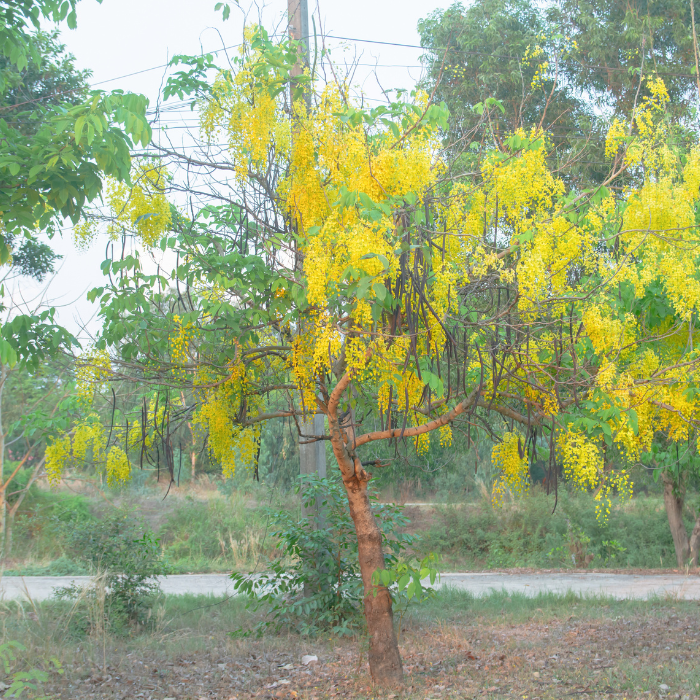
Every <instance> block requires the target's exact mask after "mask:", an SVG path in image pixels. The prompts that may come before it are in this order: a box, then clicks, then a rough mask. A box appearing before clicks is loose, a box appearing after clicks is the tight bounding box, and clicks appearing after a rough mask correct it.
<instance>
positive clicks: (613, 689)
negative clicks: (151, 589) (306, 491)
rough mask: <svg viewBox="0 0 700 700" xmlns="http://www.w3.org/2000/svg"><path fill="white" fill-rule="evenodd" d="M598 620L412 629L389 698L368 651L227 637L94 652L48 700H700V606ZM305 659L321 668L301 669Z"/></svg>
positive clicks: (415, 624)
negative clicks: (399, 683)
mask: <svg viewBox="0 0 700 700" xmlns="http://www.w3.org/2000/svg"><path fill="white" fill-rule="evenodd" d="M650 606H651V604H650ZM602 607H603V608H605V606H602ZM601 613H602V614H601V618H600V619H591V618H590V615H588V614H585V613H584V614H582V617H581V618H579V617H578V616H577V606H576V605H575V604H574V605H572V607H571V610H570V615H568V616H563V617H562V616H560V617H558V618H556V619H547V614H546V613H545V612H544V611H542V613H541V614H540V612H538V610H535V611H534V614H532V615H529V619H527V620H526V621H521V622H514V621H512V620H511V621H508V620H507V619H504V620H503V621H502V622H499V621H498V620H496V621H494V620H493V619H492V618H493V616H491V619H489V621H488V622H487V621H486V620H485V618H480V617H471V618H469V616H466V619H462V620H452V621H449V622H447V621H442V622H434V621H433V622H430V621H424V622H421V621H420V620H414V621H411V622H408V623H406V625H405V629H404V630H403V632H402V633H401V639H400V642H401V649H402V657H403V662H404V670H405V674H406V687H405V688H404V689H395V690H392V691H388V690H382V689H379V688H376V687H373V686H372V683H371V680H370V677H369V670H368V666H367V656H366V649H363V643H362V641H358V640H345V641H343V640H333V641H332V640H328V639H326V640H325V641H322V640H319V639H315V640H314V639H304V638H301V637H298V636H289V637H275V636H271V637H268V638H264V639H260V640H250V639H239V640H233V639H228V640H223V639H221V638H219V639H216V640H215V639H212V640H211V645H210V646H209V648H208V650H207V651H191V652H189V653H180V654H178V653H177V652H176V650H177V648H178V640H177V638H175V637H173V636H172V635H170V636H169V638H167V639H166V637H164V638H163V651H159V650H158V649H154V648H153V647H152V646H151V648H150V649H148V650H147V649H143V650H140V651H139V650H131V651H129V652H127V653H124V654H123V655H119V654H118V653H115V652H116V650H115V652H113V651H110V650H108V649H105V651H104V653H105V656H104V660H105V661H106V667H105V668H101V666H102V664H101V663H99V662H101V661H102V659H98V660H95V657H96V656H97V657H99V656H101V654H100V650H99V649H98V650H97V653H95V649H93V650H92V652H91V654H89V655H86V657H85V658H86V659H87V656H91V657H92V661H91V662H88V661H87V660H85V661H83V662H80V661H78V660H77V659H76V661H75V662H74V663H66V664H65V666H64V671H65V673H64V675H63V676H54V679H53V680H52V682H51V683H50V684H47V686H46V687H45V692H47V693H48V694H51V693H54V694H55V695H56V697H59V698H61V699H62V700H80V699H83V698H114V699H117V698H118V699H119V700H126V699H127V698H128V699H132V698H144V700H165V699H166V698H172V699H176V700H199V699H200V698H207V699H209V698H217V699H219V700H234V699H235V700H244V699H248V698H287V699H289V698H304V699H308V700H312V699H319V700H321V699H322V698H334V697H338V698H367V699H368V698H397V699H398V698H410V699H413V698H421V699H424V698H432V699H435V700H437V699H438V698H474V697H480V698H481V697H494V698H495V697H505V698H520V699H523V700H534V699H535V698H577V697H583V698H602V697H615V698H679V699H681V700H694V699H697V698H700V648H699V647H700V606H698V604H696V603H693V604H690V603H685V604H681V603H679V604H678V606H677V607H676V608H671V607H667V608H665V609H663V610H657V611H653V610H651V608H650V609H649V612H648V614H646V613H645V612H644V611H642V612H641V614H640V613H639V612H637V613H635V614H632V615H630V616H625V615H619V614H616V609H612V610H611V611H610V612H609V613H607V614H606V612H605V610H602V611H601ZM505 617H506V616H505V615H504V618H505ZM183 645H184V646H187V644H186V643H185V642H184V640H183ZM166 647H167V648H168V649H169V650H170V652H168V651H166ZM173 652H174V653H173ZM303 654H316V655H317V656H318V657H319V662H318V663H312V664H310V665H309V666H303V665H302V664H301V663H300V659H301V656H302V655H303Z"/></svg>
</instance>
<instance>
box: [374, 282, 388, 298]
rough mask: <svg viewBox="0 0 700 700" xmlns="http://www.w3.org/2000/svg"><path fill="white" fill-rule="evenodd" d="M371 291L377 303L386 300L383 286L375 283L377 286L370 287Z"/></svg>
mask: <svg viewBox="0 0 700 700" xmlns="http://www.w3.org/2000/svg"><path fill="white" fill-rule="evenodd" d="M372 291H373V292H374V296H375V297H377V299H379V301H384V299H385V298H386V287H385V286H384V285H383V284H379V283H378V282H377V284H374V285H372Z"/></svg>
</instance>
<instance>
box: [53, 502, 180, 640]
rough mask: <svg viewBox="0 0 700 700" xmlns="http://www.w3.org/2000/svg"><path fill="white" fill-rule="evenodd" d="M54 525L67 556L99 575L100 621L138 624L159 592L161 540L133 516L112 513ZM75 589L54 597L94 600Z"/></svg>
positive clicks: (162, 563) (162, 568) (162, 571)
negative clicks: (101, 591)
mask: <svg viewBox="0 0 700 700" xmlns="http://www.w3.org/2000/svg"><path fill="white" fill-rule="evenodd" d="M58 522H59V529H60V530H61V531H62V532H63V535H64V537H65V540H66V547H67V550H68V552H69V554H70V555H71V556H72V557H73V558H74V559H76V560H78V561H83V562H85V563H86V564H87V565H88V566H89V567H90V569H91V573H93V574H97V573H101V574H102V578H103V582H104V586H105V589H106V592H105V598H104V604H105V617H106V619H107V620H108V621H109V623H110V625H111V626H112V628H114V629H117V628H119V627H120V626H121V625H123V624H124V623H129V624H134V623H137V624H143V623H145V622H146V621H147V620H148V619H149V618H150V612H151V607H152V605H153V603H154V601H155V598H156V596H157V594H158V592H159V590H160V584H159V583H158V580H157V578H156V577H157V576H159V575H162V574H165V573H167V568H168V567H167V565H166V563H165V561H164V559H163V554H162V551H161V548H160V542H159V540H158V539H156V538H155V536H154V535H153V533H152V532H151V530H150V529H149V528H148V527H147V526H146V525H145V524H144V523H143V522H140V521H139V520H138V519H136V518H135V517H134V515H133V513H130V512H128V511H117V512H115V513H110V514H108V515H106V516H105V517H104V518H103V519H102V520H97V521H82V522H78V523H65V522H60V521H58ZM98 594H99V593H98V592H97V591H95V590H93V591H91V592H88V593H87V594H86V593H85V592H83V591H81V590H80V589H79V588H77V587H76V586H70V587H68V588H64V589H59V591H57V597H64V598H73V599H79V598H80V597H81V596H83V597H84V596H85V595H88V596H95V595H98Z"/></svg>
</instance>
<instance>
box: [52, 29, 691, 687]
mask: <svg viewBox="0 0 700 700" xmlns="http://www.w3.org/2000/svg"><path fill="white" fill-rule="evenodd" d="M297 50H298V47H297V46H296V44H295V43H294V42H289V41H282V42H279V43H274V42H272V41H271V40H270V39H269V38H268V36H267V35H266V34H265V32H264V31H263V30H262V29H261V28H259V27H255V28H251V29H249V30H248V32H247V34H246V42H245V43H244V45H243V46H242V47H241V50H240V54H239V56H238V57H237V60H236V62H235V63H234V67H233V69H226V70H221V71H220V72H219V73H218V75H217V78H216V80H215V81H214V82H213V84H212V85H209V84H208V83H207V81H206V79H205V76H206V70H207V69H208V68H210V67H211V65H210V64H209V63H207V61H205V60H202V59H197V60H194V59H193V60H192V61H190V70H189V71H182V72H181V73H180V74H179V76H178V77H177V79H175V80H174V81H173V82H172V83H171V86H170V88H169V89H170V92H172V93H175V92H177V91H178V90H184V91H186V90H188V89H196V90H197V91H198V95H197V102H196V105H197V108H198V110H199V115H200V120H201V129H202V133H203V140H204V142H205V145H206V143H207V142H211V143H212V144H214V143H219V142H221V141H222V140H223V141H224V143H225V144H226V146H225V149H224V151H223V152H220V153H219V154H218V155H217V156H216V157H214V156H211V157H210V158H209V159H206V158H204V157H201V158H195V157H193V156H192V155H188V154H183V153H179V152H177V151H176V150H169V149H166V148H163V149H162V150H161V154H160V155H161V159H160V160H159V162H158V164H157V165H153V167H154V168H158V169H161V170H159V172H164V170H162V169H166V168H170V169H171V170H172V169H173V168H174V167H176V165H177V164H186V165H187V167H188V168H189V169H197V168H199V169H200V170H199V177H201V178H202V179H201V180H200V182H202V183H204V182H206V183H208V186H209V190H208V192H209V195H208V196H209V200H208V201H207V202H206V203H205V204H204V205H202V204H201V202H202V197H203V194H202V193H203V191H204V187H203V186H202V185H198V186H197V187H196V188H194V189H196V193H195V195H196V201H198V202H200V206H199V208H197V207H196V206H195V205H194V204H193V205H192V206H191V207H190V208H189V209H187V210H186V209H185V208H182V209H177V208H176V207H174V206H173V207H171V213H170V216H169V217H165V216H163V217H162V228H161V233H162V240H161V248H162V249H163V250H166V251H170V258H169V259H170V260H171V261H172V265H171V267H172V270H171V271H170V272H169V273H166V272H164V271H163V270H164V269H165V266H162V267H161V268H160V269H159V270H158V271H157V273H155V274H147V273H146V272H145V271H144V268H143V265H142V263H141V260H140V258H139V256H138V255H137V254H133V255H127V256H124V257H123V258H121V259H118V260H114V261H111V262H110V263H108V264H106V265H105V271H106V273H109V274H110V275H111V277H110V280H111V281H110V284H109V285H106V286H105V287H103V288H100V289H97V290H94V292H93V297H95V298H99V299H100V303H101V313H102V316H103V319H104V330H103V334H102V338H101V340H100V347H101V348H102V349H103V351H104V350H107V349H109V350H111V363H112V365H111V368H110V372H111V376H112V378H113V379H114V380H122V379H130V380H134V379H138V381H140V382H142V384H143V385H145V386H149V387H155V388H157V389H158V390H159V391H160V392H161V393H162V395H163V396H165V397H167V396H170V395H172V396H173V397H178V396H181V395H182V393H181V392H182V391H183V390H185V391H187V392H188V395H189V396H192V397H193V401H192V402H191V405H189V406H184V405H182V402H179V403H178V400H177V398H173V400H172V401H171V402H170V404H168V403H167V400H166V399H163V400H161V402H160V404H156V405H152V406H151V408H150V409H149V408H148V407H147V406H146V405H145V404H144V410H145V412H146V413H145V415H146V417H147V420H146V421H145V423H144V425H146V424H147V425H148V426H149V436H150V437H149V439H151V440H153V439H156V438H157V439H159V440H161V441H162V443H163V446H164V447H163V453H164V454H165V453H166V452H167V449H168V440H169V434H170V433H169V432H168V429H167V427H164V426H167V416H168V415H170V416H171V417H172V418H173V419H175V416H177V418H178V419H179V420H183V419H184V418H183V417H187V419H188V420H190V419H191V420H193V421H194V422H195V423H196V424H198V425H199V426H200V427H201V429H202V430H204V431H206V433H207V435H208V444H209V449H210V453H211V455H212V457H213V458H215V459H217V460H218V461H220V463H221V465H222V469H223V473H224V475H226V476H231V475H232V474H233V473H234V471H235V470H236V469H238V468H241V467H247V466H249V465H251V464H253V463H254V462H255V460H256V458H257V455H258V452H259V443H260V434H261V429H262V426H263V425H264V423H265V422H266V421H268V420H270V419H273V418H278V417H281V416H286V417H291V418H292V419H293V420H294V421H296V423H297V426H298V427H299V429H300V431H301V426H302V423H303V421H305V420H306V418H307V417H308V416H309V415H311V414H314V413H319V412H320V413H322V414H323V415H324V416H325V418H326V421H327V431H326V433H325V434H323V435H309V434H302V435H301V437H302V439H304V440H324V441H329V442H330V445H331V447H332V451H333V454H334V456H335V459H336V461H337V466H338V469H339V472H340V475H341V477H342V481H343V484H344V486H345V490H346V493H347V497H348V503H349V507H350V512H351V515H352V519H353V521H354V523H355V529H356V533H357V539H358V546H359V558H360V567H361V572H362V579H363V582H364V589H365V616H366V620H367V627H368V632H369V635H370V654H369V660H370V669H371V673H372V676H373V678H374V679H375V680H376V681H377V682H379V683H381V684H393V683H397V682H400V681H401V679H402V667H401V659H400V654H399V649H398V645H397V640H396V636H395V633H394V627H393V620H392V598H391V592H390V590H388V589H387V588H386V587H384V586H382V585H380V584H379V583H378V582H377V578H376V577H375V576H374V573H375V572H376V571H377V570H380V569H383V568H384V556H383V553H382V548H381V535H380V530H379V528H378V526H377V523H376V522H375V518H374V516H373V514H372V510H371V508H370V501H369V499H368V493H367V489H368V484H369V481H370V479H371V473H370V471H369V470H370V469H381V467H382V463H381V461H379V460H377V459H376V458H372V457H371V450H372V448H371V445H372V443H376V442H377V441H387V442H398V441H412V442H413V443H414V445H415V449H416V450H417V451H418V452H423V451H426V450H428V449H429V448H430V443H431V441H432V440H439V441H440V443H441V444H442V445H448V444H450V442H451V440H452V429H453V427H458V428H460V429H461V428H463V427H465V426H466V427H468V428H469V430H470V434H471V429H472V426H486V428H488V429H489V430H491V429H492V428H490V427H489V423H488V421H489V420H492V419H495V418H498V420H499V421H502V424H501V425H502V429H498V430H497V432H498V433H500V434H501V438H500V440H499V444H498V445H497V446H496V447H495V449H494V456H493V459H494V463H495V464H496V466H497V467H499V469H500V472H501V479H500V480H499V481H498V482H497V484H496V487H495V493H494V498H495V500H496V502H498V500H499V499H500V498H501V497H502V495H503V494H504V493H505V492H506V491H507V490H509V489H510V490H511V491H516V492H518V491H522V490H524V489H526V488H527V483H528V464H529V462H530V461H531V460H532V459H533V457H534V455H535V453H537V454H538V455H539V456H540V457H541V456H542V455H545V456H546V457H547V458H548V459H549V462H550V475H549V476H550V483H552V481H555V480H556V475H557V473H558V469H557V464H563V469H564V472H565V474H566V475H567V476H568V478H569V479H571V480H572V481H573V482H574V483H576V484H577V485H579V486H581V487H582V488H587V489H592V490H593V491H594V493H595V498H597V499H598V501H599V504H600V508H599V511H600V517H601V518H605V517H606V513H607V511H608V509H609V507H610V506H609V504H610V496H611V494H612V493H613V492H615V491H618V492H623V493H630V492H631V488H632V484H631V481H630V477H629V473H628V466H629V465H631V464H634V463H635V462H636V461H638V460H639V459H640V458H641V456H642V455H643V454H644V453H647V452H649V450H650V449H651V446H652V443H653V442H654V440H657V441H658V440H662V441H666V442H670V443H673V444H681V443H683V444H684V445H686V444H687V443H689V442H692V443H693V444H695V440H696V438H695V424H696V420H697V418H698V401H697V399H696V390H695V382H696V373H697V350H696V349H695V345H696V344H697V343H696V341H695V337H696V333H697V331H696V330H695V318H696V316H697V313H698V304H699V303H700V279H699V278H698V272H697V270H698V265H697V262H698V247H697V242H698V240H697V239H698V236H697V228H696V209H697V205H698V188H699V186H700V151H698V150H697V149H696V148H695V147H693V148H687V147H685V146H681V145H678V144H676V143H675V142H674V131H673V128H672V127H671V125H669V124H668V123H667V122H666V118H665V112H664V104H665V101H666V100H667V97H666V93H665V89H664V87H663V84H662V83H661V82H658V81H652V82H651V83H650V85H651V87H652V97H650V98H649V99H647V100H645V101H644V102H643V103H642V104H641V105H640V107H639V108H638V110H637V112H636V113H635V114H634V115H633V116H632V122H631V124H621V123H616V124H615V125H614V127H613V129H611V133H610V135H609V139H608V155H609V157H610V163H611V171H610V175H609V177H608V179H607V180H606V182H605V183H603V184H601V185H598V186H596V187H593V188H591V189H590V190H588V191H580V192H571V191H567V189H566V187H565V185H564V184H563V181H562V180H561V179H559V178H558V177H557V176H556V175H555V174H553V173H552V172H551V171H550V168H549V167H548V162H547V153H548V139H547V135H546V134H545V133H542V132H541V131H539V130H537V129H532V130H526V129H521V130H519V131H517V132H516V133H514V134H512V135H511V136H510V137H509V138H508V139H507V141H505V142H504V143H503V145H502V146H500V147H497V148H496V147H494V148H490V149H487V148H486V147H484V146H483V144H482V145H477V146H476V150H477V151H478V153H479V155H480V163H481V165H480V168H479V173H478V175H477V176H476V177H471V178H469V179H465V178H458V177H455V176H454V175H453V174H452V171H451V168H450V163H449V162H447V161H446V160H445V158H446V156H445V154H446V153H447V152H448V151H446V150H444V149H443V144H442V143H441V140H440V139H441V133H442V131H441V130H442V129H443V128H444V127H445V125H446V118H447V114H446V109H445V107H444V105H442V106H441V105H437V104H434V103H433V102H432V100H431V97H430V96H429V95H425V94H422V93H420V92H417V93H414V94H412V95H411V96H410V97H408V96H404V97H400V98H399V99H397V100H396V101H394V102H393V103H390V104H387V105H386V106H382V107H378V108H374V109H364V108H362V106H361V105H359V104H358V103H356V102H354V101H353V100H352V99H351V98H350V96H349V90H348V86H347V85H346V84H345V83H344V82H343V81H342V80H332V81H329V82H327V83H323V84H322V83H321V81H320V80H318V79H317V78H316V76H315V75H314V76H306V78H304V77H303V76H302V78H301V79H299V78H294V77H291V68H292V66H293V65H294V63H295V61H296V55H297ZM300 80H306V90H307V91H308V94H310V99H309V100H308V102H306V101H304V100H295V101H294V102H293V103H290V102H289V101H288V97H287V95H288V92H287V89H288V87H289V85H290V83H292V87H295V86H296V87H298V86H299V84H300V83H299V81H300ZM487 111H488V109H486V112H487ZM148 182H149V183H151V185H149V187H151V190H150V191H151V194H150V195H149V194H148V193H146V195H144V190H143V188H142V189H141V191H140V193H139V197H141V199H139V201H141V202H143V201H145V202H147V201H148V196H153V197H156V196H162V195H163V190H164V189H165V188H166V187H170V188H171V189H177V188H178V187H180V185H178V184H177V182H175V181H172V182H171V183H170V184H168V183H167V182H166V181H165V180H164V181H163V183H162V184H161V186H154V185H153V183H154V182H160V180H158V178H157V177H150V178H149V179H148ZM183 187H184V188H185V189H186V187H185V186H183ZM122 194H123V193H122ZM127 196H128V195H127ZM173 201H174V200H173ZM192 201H193V202H194V201H195V198H194V197H193V200H192ZM159 202H160V200H159ZM124 207H126V204H124V203H123V204H122V208H124ZM158 207H160V208H158ZM158 207H154V211H155V210H156V209H157V210H158V211H162V205H161V204H158ZM145 208H146V209H148V206H147V205H145ZM139 211H141V210H139ZM147 213H148V212H146V211H144V212H143V214H147ZM143 214H139V216H137V217H136V218H133V217H132V219H130V220H125V219H124V217H122V221H121V226H122V232H123V233H124V234H127V233H128V232H129V231H134V229H135V228H137V227H138V225H140V224H141V223H142V222H143V221H145V220H146V219H144V218H142V217H143ZM140 217H141V218H140ZM152 233H153V232H152V231H151V234H152ZM102 357H103V360H104V357H106V356H105V355H103V356H102ZM87 364H89V363H87ZM101 366H102V367H104V361H102V365H101ZM101 377H102V375H101ZM158 406H159V407H160V408H158ZM149 410H152V412H153V419H152V421H151V419H150V418H148V416H149V415H150V413H149ZM158 410H160V413H157V411H158ZM168 412H170V413H168ZM142 416H143V413H142ZM159 426H160V428H159ZM127 429H128V422H127ZM139 434H140V432H139V431H138V430H132V431H131V435H132V440H136V441H138V440H137V438H138V435H139ZM144 435H145V432H144ZM126 442H127V448H128V446H129V444H130V443H129V438H128V437H127V438H126ZM82 449H83V448H82V446H81V450H82ZM102 449H103V450H106V449H107V445H106V443H105V444H104V445H103V446H102ZM170 449H171V451H172V445H171V446H170ZM694 449H696V448H694ZM81 454H82V452H81ZM363 455H364V459H363ZM70 459H71V454H70V445H69V444H66V445H65V446H64V448H63V449H62V450H61V454H60V455H59V456H58V457H57V459H56V460H55V462H56V463H55V464H54V465H49V467H48V468H49V469H50V470H53V471H52V472H51V473H53V474H55V477H56V478H59V477H60V470H61V468H62V466H61V465H63V464H65V463H67V462H68V461H69V460H70ZM119 473H120V475H121V472H119ZM120 478H121V477H120ZM671 481H672V482H673V477H671ZM677 486H678V483H677V484H676V488H677ZM694 551H695V553H696V554H695V555H696V556H697V542H696V543H695V550H694Z"/></svg>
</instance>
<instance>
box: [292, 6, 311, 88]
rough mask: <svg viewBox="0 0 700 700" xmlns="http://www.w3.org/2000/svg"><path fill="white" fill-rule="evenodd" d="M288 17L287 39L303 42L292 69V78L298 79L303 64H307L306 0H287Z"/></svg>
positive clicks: (307, 25)
mask: <svg viewBox="0 0 700 700" xmlns="http://www.w3.org/2000/svg"><path fill="white" fill-rule="evenodd" d="M287 14H288V15H289V38H290V39H294V40H295V41H301V42H303V45H302V51H301V52H300V55H299V60H297V62H296V65H295V66H294V68H292V76H293V77H295V78H297V77H299V76H300V75H301V74H302V72H303V70H304V64H308V62H309V4H308V0H287Z"/></svg>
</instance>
